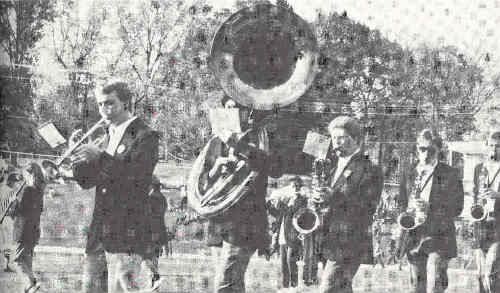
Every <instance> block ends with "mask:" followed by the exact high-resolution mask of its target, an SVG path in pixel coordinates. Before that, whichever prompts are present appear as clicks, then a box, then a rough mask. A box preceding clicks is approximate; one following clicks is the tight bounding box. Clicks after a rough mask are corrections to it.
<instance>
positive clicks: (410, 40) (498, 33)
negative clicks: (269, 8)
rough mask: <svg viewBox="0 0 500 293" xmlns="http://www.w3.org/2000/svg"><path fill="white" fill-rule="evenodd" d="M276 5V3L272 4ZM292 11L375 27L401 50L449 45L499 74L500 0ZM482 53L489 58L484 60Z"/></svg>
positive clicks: (357, 3)
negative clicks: (340, 15)
mask: <svg viewBox="0 0 500 293" xmlns="http://www.w3.org/2000/svg"><path fill="white" fill-rule="evenodd" d="M208 2H209V3H210V4H211V5H213V6H214V8H216V9H217V8H231V7H232V6H233V5H234V3H235V2H236V1H235V0H208ZM271 2H272V3H275V0H271ZM288 3H289V4H291V5H292V7H293V9H294V11H295V13H297V14H298V15H300V16H301V17H303V18H304V19H306V20H308V21H313V20H314V18H315V17H316V15H317V11H318V9H320V10H321V11H322V12H324V13H328V12H334V11H335V12H338V13H342V12H343V11H346V12H347V16H348V17H349V18H351V19H353V20H355V21H358V22H360V23H362V24H364V25H366V26H368V27H369V28H371V29H378V30H380V31H381V32H382V34H383V35H384V36H385V37H387V38H388V39H390V40H392V41H396V42H398V43H399V44H401V45H403V46H405V47H416V46H418V45H419V44H421V43H427V44H429V45H431V46H441V45H453V46H456V47H458V48H459V50H460V51H462V52H464V53H465V54H467V55H469V56H471V57H473V58H474V60H480V62H479V63H480V66H482V67H484V68H485V69H486V71H487V72H488V73H490V72H491V71H496V72H498V71H500V0H334V1H333V0H288ZM486 53H488V55H489V56H490V58H491V61H490V62H484V57H485V56H486Z"/></svg>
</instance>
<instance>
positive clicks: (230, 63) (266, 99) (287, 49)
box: [209, 4, 318, 110]
mask: <svg viewBox="0 0 500 293" xmlns="http://www.w3.org/2000/svg"><path fill="white" fill-rule="evenodd" d="M317 59H318V45H317V41H316V37H315V35H314V33H313V31H312V30H311V29H310V27H309V25H308V24H307V22H306V21H305V20H303V19H302V18H300V17H299V16H298V15H297V14H295V13H294V12H293V11H290V10H288V9H284V8H281V7H278V6H275V5H272V4H258V5H255V6H253V7H248V8H244V9H241V10H239V11H237V12H236V13H234V14H233V15H231V16H230V17H229V19H228V20H226V21H225V22H224V24H222V26H221V27H220V28H219V30H218V31H217V33H216V35H215V37H214V39H213V43H212V48H211V52H210V60H209V65H210V67H211V69H212V71H213V72H214V73H215V76H216V77H217V78H218V79H219V81H220V84H221V86H222V88H223V89H224V92H225V93H226V94H227V95H229V96H230V97H232V98H234V99H235V100H237V101H238V102H239V103H241V104H243V105H245V106H247V107H250V108H254V109H260V110H271V109H273V108H274V107H283V106H286V105H289V104H291V103H293V102H295V101H296V100H297V99H298V98H299V97H300V96H302V94H304V92H305V91H306V90H307V88H308V87H309V86H310V85H311V84H312V82H313V80H314V77H315V75H316V71H317V70H316V68H317Z"/></svg>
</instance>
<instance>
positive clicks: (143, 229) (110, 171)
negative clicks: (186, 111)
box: [73, 118, 158, 253]
mask: <svg viewBox="0 0 500 293" xmlns="http://www.w3.org/2000/svg"><path fill="white" fill-rule="evenodd" d="M107 140H109V137H108V139H107ZM105 144H106V143H105ZM157 161H158V135H157V134H156V132H154V131H153V130H152V129H151V128H149V127H148V126H147V125H146V124H145V123H144V122H143V121H142V120H141V119H139V118H136V119H135V120H134V121H132V123H131V124H130V125H129V126H128V127H127V129H126V130H125V133H124V134H123V137H122V139H121V141H120V143H119V144H118V147H117V149H116V152H115V155H114V156H111V155H109V154H107V153H105V152H104V153H103V154H102V155H101V156H100V158H99V159H98V160H97V161H94V162H90V163H81V164H76V165H74V166H73V173H74V177H75V179H76V180H77V182H78V183H79V184H80V186H82V187H83V188H91V187H94V186H95V187H96V195H95V207H94V213H93V217H92V222H91V224H90V229H89V232H88V234H87V247H86V250H87V252H88V251H91V250H92V249H95V247H96V245H97V244H98V243H99V242H101V243H102V244H103V245H104V248H105V249H106V251H108V252H114V253H117V252H125V253H130V252H134V253H144V252H146V251H145V250H148V249H149V250H150V249H151V244H152V235H151V233H149V231H150V229H149V227H150V222H151V217H150V214H149V213H148V211H147V209H148V206H147V196H148V192H149V188H150V186H151V179H152V174H153V170H154V167H155V165H156V163H157Z"/></svg>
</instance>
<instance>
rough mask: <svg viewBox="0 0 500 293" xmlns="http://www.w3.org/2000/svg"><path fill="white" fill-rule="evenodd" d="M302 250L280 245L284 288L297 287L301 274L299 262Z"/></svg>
mask: <svg viewBox="0 0 500 293" xmlns="http://www.w3.org/2000/svg"><path fill="white" fill-rule="evenodd" d="M299 249H300V248H298V247H290V246H287V245H283V244H282V245H280V257H281V274H282V285H283V288H288V287H290V286H291V287H297V284H298V281H299V274H298V268H297V261H298V260H299V255H300V251H299Z"/></svg>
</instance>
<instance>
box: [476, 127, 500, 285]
mask: <svg viewBox="0 0 500 293" xmlns="http://www.w3.org/2000/svg"><path fill="white" fill-rule="evenodd" d="M486 146H487V149H488V152H489V153H488V157H487V160H486V162H484V163H480V164H478V165H477V166H475V168H474V181H473V182H474V189H473V192H474V196H475V197H476V198H479V199H487V200H490V202H491V203H492V206H491V209H490V210H488V209H485V210H484V212H485V213H486V217H484V219H483V220H481V221H478V222H475V223H474V236H475V237H474V240H475V241H474V245H473V248H475V254H476V263H477V264H478V276H479V288H480V290H479V292H481V293H494V292H499V290H500V248H499V247H500V238H499V235H500V234H499V233H500V230H499V227H500V224H499V223H500V222H499V219H500V192H499V191H500V175H499V174H498V173H499V172H500V131H495V132H493V133H491V134H490V135H489V137H488V140H487V141H486ZM482 170H486V172H481V171H482ZM484 173H485V174H484ZM481 177H484V178H481ZM481 179H482V180H481ZM485 208H486V207H485Z"/></svg>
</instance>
